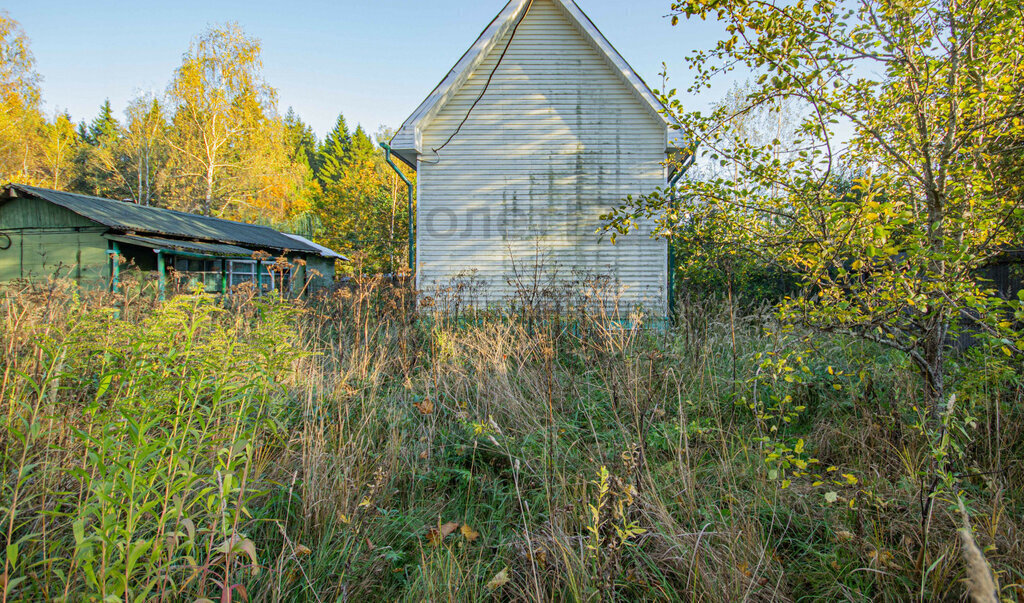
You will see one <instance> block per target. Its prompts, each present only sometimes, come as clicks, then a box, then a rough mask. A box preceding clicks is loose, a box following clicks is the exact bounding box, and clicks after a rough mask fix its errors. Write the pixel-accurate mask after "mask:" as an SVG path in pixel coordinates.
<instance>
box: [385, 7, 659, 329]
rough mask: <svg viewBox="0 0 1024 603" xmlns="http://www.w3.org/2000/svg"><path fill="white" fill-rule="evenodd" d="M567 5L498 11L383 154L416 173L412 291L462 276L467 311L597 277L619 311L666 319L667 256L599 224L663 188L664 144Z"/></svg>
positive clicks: (596, 37)
mask: <svg viewBox="0 0 1024 603" xmlns="http://www.w3.org/2000/svg"><path fill="white" fill-rule="evenodd" d="M662 109H663V107H662V105H661V104H660V103H659V101H658V100H657V98H656V97H655V95H654V94H653V93H652V92H651V90H650V88H648V86H647V85H646V84H645V83H644V82H643V80H642V79H641V78H640V77H639V76H638V75H637V74H636V72H635V71H634V70H633V69H632V68H631V67H630V66H629V64H628V63H627V62H626V61H625V60H624V59H623V58H622V56H621V55H619V53H618V52H617V51H616V50H615V48H613V47H612V45H611V44H610V43H609V42H608V40H606V39H605V37H604V36H603V35H602V34H601V32H600V31H598V29H597V28H596V27H595V26H594V24H593V23H592V22H591V21H590V19H589V18H588V17H587V16H586V15H585V14H583V12H582V11H581V10H580V8H579V7H578V6H577V5H576V4H575V3H574V2H573V1H572V0H512V1H511V2H509V3H508V5H507V6H505V8H504V9H503V10H502V11H501V13H500V14H499V15H498V16H497V17H496V18H495V19H494V21H492V22H491V23H490V25H488V26H487V28H486V29H485V30H484V32H483V34H481V35H480V37H479V39H477V41H476V42H475V43H474V44H473V46H472V47H471V48H470V49H469V50H468V51H467V52H466V54H465V55H464V56H463V57H462V58H461V59H460V60H459V62H458V64H456V65H455V67H454V68H453V69H452V70H451V72H450V73H448V75H447V76H445V78H444V79H443V80H442V81H441V83H440V84H439V85H438V86H437V88H435V89H434V91H433V92H431V94H430V96H429V97H427V99H426V100H425V101H423V103H422V104H421V105H420V106H419V107H418V108H417V109H416V111H415V112H414V113H413V114H412V115H411V116H410V117H409V118H408V119H407V120H406V121H405V123H404V124H403V125H402V127H401V128H400V129H399V131H398V132H397V133H396V135H395V137H394V139H393V140H392V142H391V147H392V149H393V151H394V153H395V155H397V156H398V157H399V158H401V159H402V160H403V161H405V162H406V163H408V164H409V165H410V166H412V167H413V168H415V169H416V171H417V187H418V190H417V199H418V201H417V204H418V207H417V219H416V258H415V262H416V280H417V283H416V284H417V288H419V289H420V290H422V291H424V292H426V293H429V292H431V291H432V290H435V289H437V288H439V287H445V286H446V285H448V284H449V283H451V282H452V280H453V279H456V278H458V276H459V275H460V274H461V275H465V274H466V273H468V272H469V271H475V274H476V278H477V279H478V281H479V282H480V283H482V288H481V291H480V294H481V295H480V297H481V298H480V299H476V300H472V301H474V302H477V303H501V302H502V301H503V300H507V299H508V298H509V297H510V296H511V295H513V292H514V289H515V288H516V287H520V286H522V281H523V280H524V279H523V277H524V275H525V276H526V278H528V279H529V278H534V279H536V275H537V274H538V269H539V271H540V272H543V276H541V277H540V278H541V279H544V278H548V277H551V278H555V279H575V278H578V277H579V275H585V274H591V275H599V276H610V277H612V279H614V281H615V282H616V283H617V287H618V290H619V291H618V295H619V300H620V302H621V305H620V307H625V308H631V307H633V306H636V305H641V306H642V307H643V308H645V309H646V310H647V311H648V312H649V313H650V314H653V315H656V316H664V315H665V314H666V313H667V303H666V302H667V287H666V284H667V283H666V281H667V261H668V254H667V245H666V242H665V240H664V239H651V238H650V237H649V236H648V234H649V232H650V226H646V227H645V226H644V225H641V232H637V233H636V234H630V235H629V236H626V237H620V238H619V239H618V241H617V244H615V245H612V244H611V242H610V240H609V238H610V237H609V236H608V235H604V236H603V237H602V236H601V235H599V234H598V233H597V230H598V227H599V226H600V224H601V221H600V219H599V216H600V215H601V214H603V213H605V212H607V211H608V210H609V209H610V208H612V207H615V206H617V205H619V204H620V203H621V202H622V200H623V199H625V197H626V196H627V195H634V196H635V195H638V194H642V193H646V192H650V191H652V190H654V189H655V188H656V187H658V186H661V185H664V183H665V181H666V177H667V176H668V174H667V169H666V167H665V160H666V154H667V153H671V152H673V151H674V150H675V145H674V144H673V141H674V139H675V135H676V133H677V132H675V131H673V130H672V129H671V128H670V126H669V124H668V123H667V122H666V118H665V117H664V116H663V115H662Z"/></svg>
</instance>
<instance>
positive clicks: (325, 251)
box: [284, 232, 348, 262]
mask: <svg viewBox="0 0 1024 603" xmlns="http://www.w3.org/2000/svg"><path fill="white" fill-rule="evenodd" d="M284 236H286V237H288V238H291V239H295V240H296V241H299V242H301V243H304V244H306V245H310V246H313V247H316V248H317V249H319V250H320V255H322V256H323V257H325V258H332V259H335V260H342V261H343V262H347V261H348V258H347V257H345V256H343V255H341V254H340V253H338V252H337V251H334V250H333V249H330V248H328V247H324V246H323V245H321V244H319V243H314V242H313V241H310V240H309V239H307V238H306V237H304V236H301V235H297V234H291V233H289V232H286V233H284Z"/></svg>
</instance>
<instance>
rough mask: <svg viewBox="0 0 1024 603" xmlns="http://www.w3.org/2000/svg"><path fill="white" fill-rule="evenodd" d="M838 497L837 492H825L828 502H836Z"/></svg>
mask: <svg viewBox="0 0 1024 603" xmlns="http://www.w3.org/2000/svg"><path fill="white" fill-rule="evenodd" d="M838 499H839V494H838V493H836V492H826V493H825V502H827V503H834V502H836V500H838Z"/></svg>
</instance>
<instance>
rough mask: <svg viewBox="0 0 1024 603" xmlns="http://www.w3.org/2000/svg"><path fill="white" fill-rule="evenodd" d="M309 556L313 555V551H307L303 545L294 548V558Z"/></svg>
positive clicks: (307, 548) (306, 547)
mask: <svg viewBox="0 0 1024 603" xmlns="http://www.w3.org/2000/svg"><path fill="white" fill-rule="evenodd" d="M311 554H313V551H311V550H309V547H308V546H306V545H304V544H300V545H298V546H296V547H295V556H296V557H305V556H306V555H311Z"/></svg>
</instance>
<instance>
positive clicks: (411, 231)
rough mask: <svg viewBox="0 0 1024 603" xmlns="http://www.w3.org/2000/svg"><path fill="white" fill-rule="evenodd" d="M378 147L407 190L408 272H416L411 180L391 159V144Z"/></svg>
mask: <svg viewBox="0 0 1024 603" xmlns="http://www.w3.org/2000/svg"><path fill="white" fill-rule="evenodd" d="M380 148H382V149H384V161H386V162H388V165H390V166H391V169H393V170H395V173H396V174H398V177H399V178H401V179H402V182H404V183H405V188H406V189H407V190H408V191H409V274H410V275H412V274H415V272H416V222H415V221H414V220H413V215H412V195H413V191H412V181H410V180H409V179H408V178H406V177H405V174H403V173H402V170H400V169H398V166H397V165H395V162H394V161H392V160H391V145H389V144H388V143H386V142H382V143H380Z"/></svg>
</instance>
